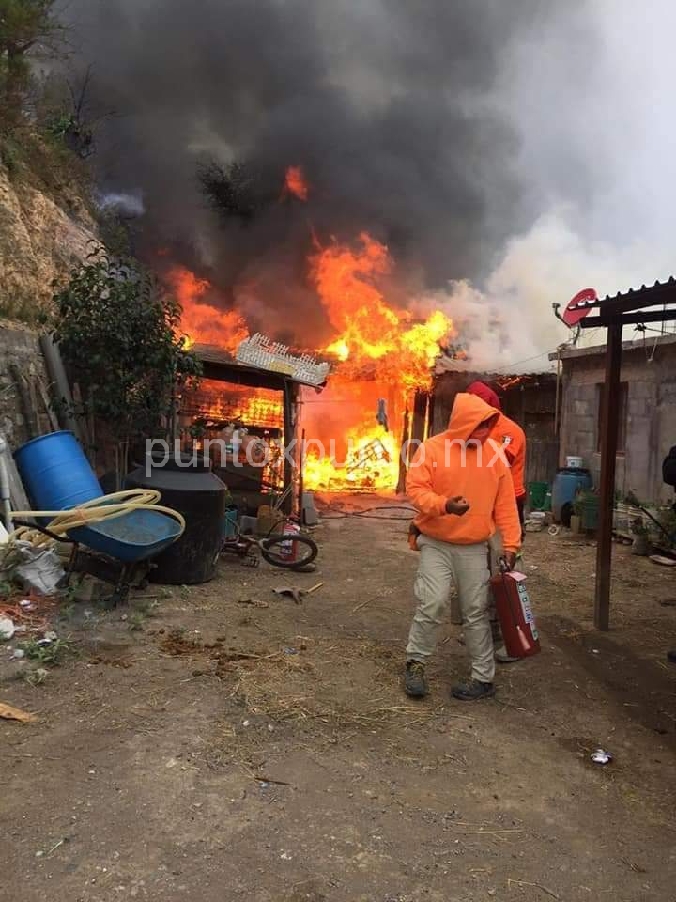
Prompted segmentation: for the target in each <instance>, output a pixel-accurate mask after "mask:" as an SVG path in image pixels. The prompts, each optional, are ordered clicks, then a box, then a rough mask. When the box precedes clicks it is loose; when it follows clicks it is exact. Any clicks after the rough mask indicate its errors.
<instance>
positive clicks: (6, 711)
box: [0, 702, 37, 723]
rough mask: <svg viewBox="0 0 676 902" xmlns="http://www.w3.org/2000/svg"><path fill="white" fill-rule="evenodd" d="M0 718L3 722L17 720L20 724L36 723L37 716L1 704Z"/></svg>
mask: <svg viewBox="0 0 676 902" xmlns="http://www.w3.org/2000/svg"><path fill="white" fill-rule="evenodd" d="M0 717H1V718H2V719H3V720H17V721H19V723H35V722H36V721H37V717H36V716H35V714H29V713H28V711H22V710H21V708H13V707H12V706H11V705H5V704H4V703H3V702H0Z"/></svg>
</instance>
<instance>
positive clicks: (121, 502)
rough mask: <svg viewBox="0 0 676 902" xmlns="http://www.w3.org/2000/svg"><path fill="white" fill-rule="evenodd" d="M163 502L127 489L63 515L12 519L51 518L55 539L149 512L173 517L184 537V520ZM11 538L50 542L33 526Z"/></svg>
mask: <svg viewBox="0 0 676 902" xmlns="http://www.w3.org/2000/svg"><path fill="white" fill-rule="evenodd" d="M161 498H162V495H161V493H160V492H158V491H156V490H154V489H153V490H151V489H128V490H125V491H123V492H115V493H114V494H112V495H104V496H103V497H101V498H94V499H93V500H92V501H87V502H86V503H85V504H80V505H79V506H78V507H72V508H70V509H69V510H64V511H13V512H12V519H16V520H28V519H31V520H33V519H36V518H39V519H41V520H42V519H45V520H46V519H47V518H51V522H50V524H49V526H48V527H47V529H48V530H49V531H50V532H51V533H53V534H54V535H56V536H65V535H66V533H68V532H70V530H71V529H77V528H78V527H79V526H89V525H91V524H92V523H102V522H103V521H104V520H115V519H117V518H118V517H123V516H124V515H125V514H129V513H131V512H132V511H135V510H149V511H156V512H157V513H158V514H166V515H167V516H168V517H172V518H173V519H174V520H176V521H177V522H178V524H179V526H180V527H181V532H180V533H179V535H183V533H184V532H185V520H184V519H183V517H182V516H181V514H179V512H178V511H175V510H173V509H172V508H170V507H164V506H163V505H161V504H158V501H160V500H161ZM9 538H10V541H11V540H16V539H22V540H23V541H29V542H32V543H33V544H34V545H44V544H45V543H46V542H49V541H51V540H50V539H49V538H48V537H46V536H44V535H42V534H41V533H40V532H38V531H37V530H35V529H32V528H31V527H30V526H20V527H19V528H18V529H15V530H14V531H13V532H12V533H10V536H9Z"/></svg>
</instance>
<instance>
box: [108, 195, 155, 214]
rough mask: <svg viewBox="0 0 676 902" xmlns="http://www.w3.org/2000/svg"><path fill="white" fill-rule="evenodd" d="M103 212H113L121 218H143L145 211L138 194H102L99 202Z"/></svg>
mask: <svg viewBox="0 0 676 902" xmlns="http://www.w3.org/2000/svg"><path fill="white" fill-rule="evenodd" d="M99 207H100V209H101V210H103V211H108V210H113V211H114V212H116V213H119V214H121V215H122V216H130V217H133V216H143V215H144V213H145V211H146V209H145V204H144V203H143V198H142V197H141V196H140V195H139V194H117V193H112V194H104V195H102V196H101V198H100V200H99Z"/></svg>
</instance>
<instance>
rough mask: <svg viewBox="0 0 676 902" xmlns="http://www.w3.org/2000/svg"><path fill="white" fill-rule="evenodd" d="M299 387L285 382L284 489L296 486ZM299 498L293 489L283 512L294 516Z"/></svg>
mask: <svg viewBox="0 0 676 902" xmlns="http://www.w3.org/2000/svg"><path fill="white" fill-rule="evenodd" d="M297 438H298V385H297V384H296V383H295V382H292V381H291V380H290V379H289V380H286V381H285V382H284V489H285V490H286V489H288V488H289V486H294V485H295V480H296V473H297V466H298V460H299V448H298V442H297ZM296 500H297V496H296V494H295V492H294V491H293V489H292V490H291V491H290V492H289V494H288V495H287V496H286V500H285V502H284V506H283V510H284V513H285V514H287V515H288V514H292V513H293V511H294V508H295V506H296Z"/></svg>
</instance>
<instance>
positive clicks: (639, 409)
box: [561, 343, 676, 502]
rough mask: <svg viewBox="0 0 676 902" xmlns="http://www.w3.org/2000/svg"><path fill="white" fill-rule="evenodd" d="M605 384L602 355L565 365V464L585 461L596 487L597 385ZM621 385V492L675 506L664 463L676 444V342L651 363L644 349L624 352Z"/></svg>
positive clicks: (658, 350) (659, 350)
mask: <svg viewBox="0 0 676 902" xmlns="http://www.w3.org/2000/svg"><path fill="white" fill-rule="evenodd" d="M604 380H605V357H604V355H603V354H592V355H587V356H580V357H572V358H567V359H564V361H563V378H562V390H563V398H562V410H561V465H563V464H564V463H565V458H566V457H567V456H570V455H577V456H580V457H582V458H584V461H585V465H586V466H587V467H588V468H589V469H590V470H591V472H592V475H593V477H594V481H595V484H598V480H599V477H600V470H601V456H600V454H599V453H598V452H597V450H596V449H597V441H598V407H599V388H598V386H599V385H602V384H603V383H604ZM622 381H623V382H626V383H627V411H626V424H625V447H624V450H623V452H621V453H619V454H618V455H617V475H616V481H615V485H616V489H617V490H618V491H622V492H623V493H624V494H626V493H628V492H629V491H632V492H634V494H635V495H637V497H638V498H639V499H640V500H642V501H654V502H671V501H673V492H672V490H671V489H669V488H668V487H667V486H665V485H664V484H663V482H662V460H663V459H664V457H665V456H666V454H667V452H668V450H669V448H670V447H672V445H676V343H671V344H661V345H660V346H658V347H656V348H655V349H654V358H653V360H652V362H651V361H650V355H649V354H646V352H645V349H644V348H643V347H638V348H635V349H632V350H625V352H624V354H623V362H622ZM618 403H619V399H618Z"/></svg>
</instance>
